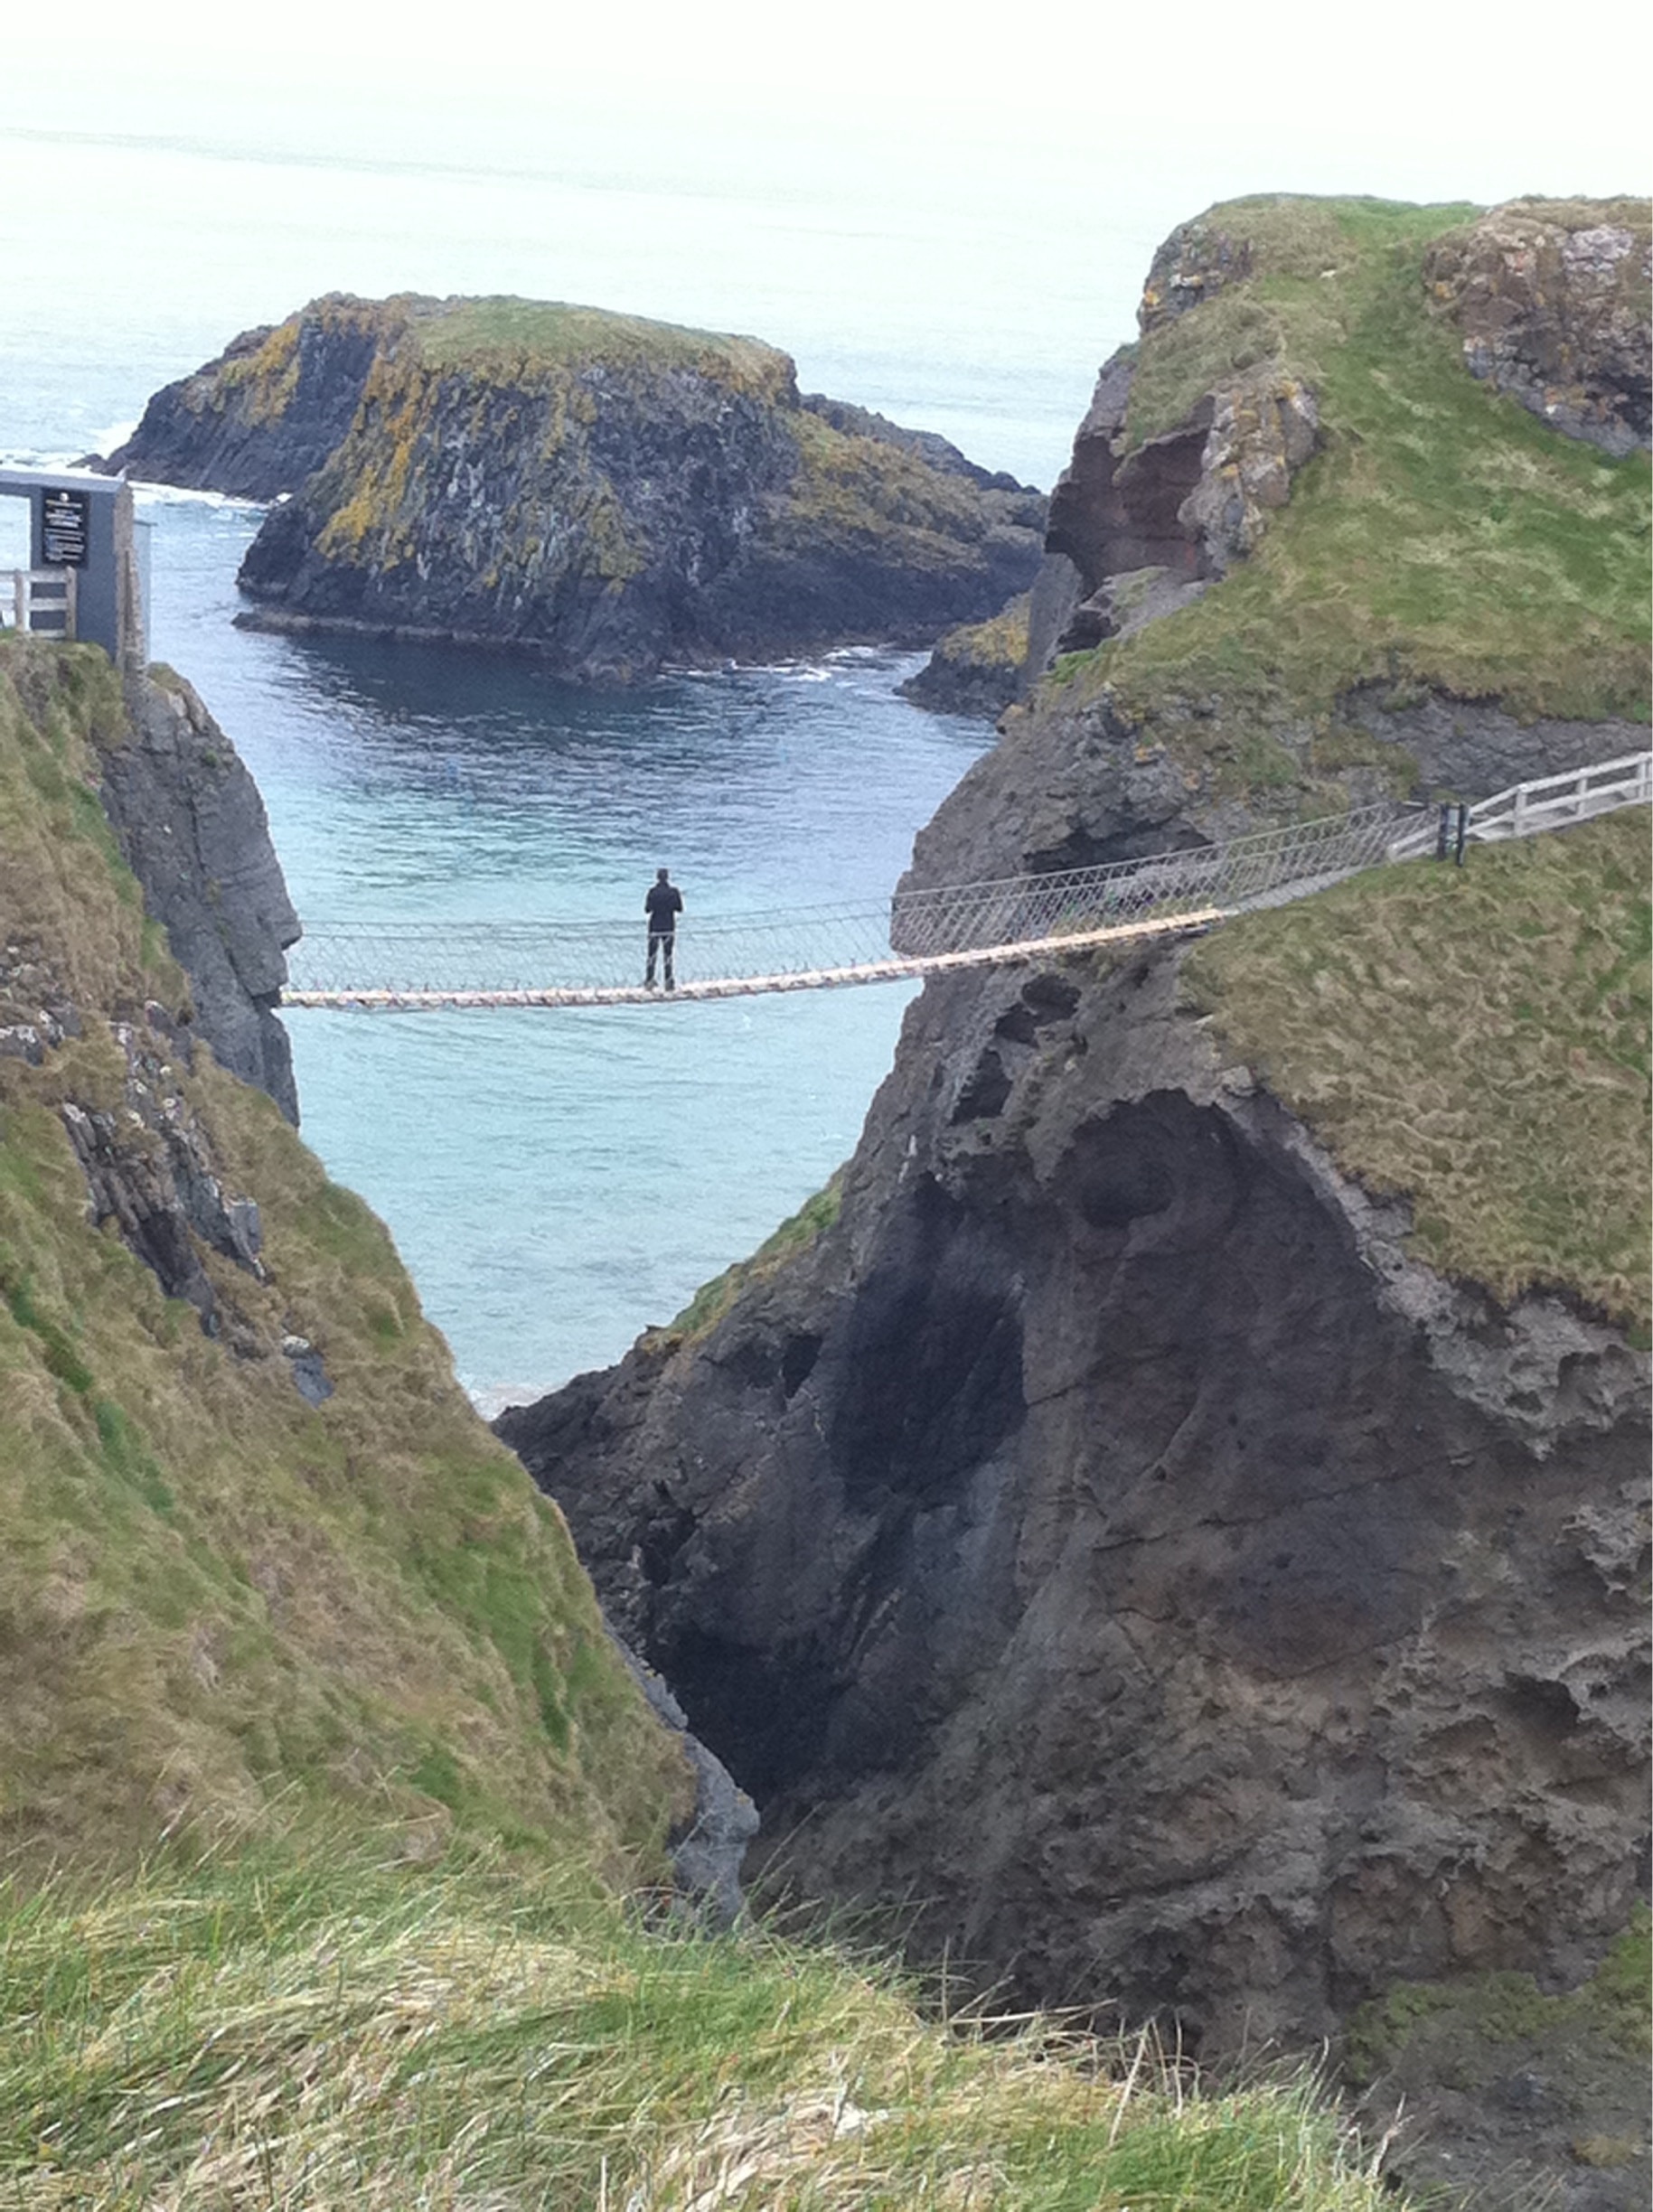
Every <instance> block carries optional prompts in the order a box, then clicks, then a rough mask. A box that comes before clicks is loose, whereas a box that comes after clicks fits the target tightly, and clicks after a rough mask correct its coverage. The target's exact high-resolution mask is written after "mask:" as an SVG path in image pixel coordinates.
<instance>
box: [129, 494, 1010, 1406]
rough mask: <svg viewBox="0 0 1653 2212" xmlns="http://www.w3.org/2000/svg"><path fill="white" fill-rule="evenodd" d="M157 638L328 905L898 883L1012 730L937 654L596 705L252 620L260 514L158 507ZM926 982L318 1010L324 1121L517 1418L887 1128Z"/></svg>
mask: <svg viewBox="0 0 1653 2212" xmlns="http://www.w3.org/2000/svg"><path fill="white" fill-rule="evenodd" d="M142 504H143V506H144V508H145V510H146V511H147V513H148V514H149V516H150V518H151V520H153V521H154V523H155V529H156V542H155V601H156V604H155V639H154V650H155V655H156V657H157V658H159V659H163V660H165V661H171V662H172V663H173V664H174V666H176V667H179V668H182V669H184V670H188V672H189V673H190V675H191V677H192V679H193V681H194V682H195V683H196V685H197V686H198V688H199V689H201V690H202V694H203V696H204V697H205V698H207V699H208V700H209V701H210V702H211V705H212V707H213V708H214V711H215V712H216V713H217V714H218V715H219V717H220V718H221V720H222V721H223V722H224V724H225V726H227V727H228V728H229V729H230V732H231V733H232V735H233V736H234V737H235V740H236V743H237V745H239V748H240V750H241V753H242V754H243V755H244V757H245V758H246V760H247V762H248V764H249V766H250V767H251V769H252V771H253V773H254V774H255V775H256V776H257V778H258V783H259V786H260V789H261V790H262V791H263V792H264V796H265V802H266V805H267V806H268V810H269V815H270V821H271V827H272V829H273V831H274V834H275V838H276V842H277V849H278V850H279V852H280V853H281V855H282V858H283V863H284V865H285V867H286V874H287V878H288V883H289V886H290V888H291V890H292V893H293V896H294V900H295V903H296V905H297V907H298V910H299V912H300V914H302V915H306V916H308V917H310V918H311V919H312V920H314V921H316V922H318V923H319V922H324V921H333V922H340V921H351V920H356V919H362V918H377V917H387V918H389V917H411V916H418V917H420V918H425V919H427V918H431V917H437V916H451V917H455V918H464V919H468V920H478V919H488V918H492V917H495V916H512V915H521V916H540V915H556V916H561V915H568V916H570V917H577V918H592V919H603V920H606V919H610V918H617V917H625V916H634V917H635V922H636V928H637V933H638V951H639V959H640V960H641V954H642V947H643V927H642V916H641V910H642V902H643V891H644V889H645V888H646V886H647V885H648V884H649V882H650V881H651V880H652V878H653V872H654V869H655V867H657V866H659V865H661V864H662V863H663V864H666V865H669V866H670V867H672V873H673V876H674V877H675V878H676V880H677V881H678V882H679V883H681V886H683V889H684V892H685V895H686V898H687V900H688V902H689V914H688V916H687V917H686V926H685V931H684V936H683V941H682V942H683V951H684V957H685V959H686V960H687V959H689V958H691V957H692V952H691V948H692V942H693V939H692V923H693V918H694V916H695V915H696V914H707V915H710V914H713V913H730V914H733V913H751V912H755V911H764V912H779V911H784V908H785V907H786V905H787V904H789V903H790V904H804V905H810V904H825V903H830V902H835V901H841V900H850V901H866V900H877V899H880V898H882V897H883V896H884V895H887V894H888V891H889V890H890V888H891V887H892V886H893V885H894V883H895V880H896V878H897V876H898V875H899V873H900V871H901V869H902V868H903V867H904V866H905V865H906V859H907V858H908V854H909V851H910V848H911V843H912V836H913V831H914V829H916V826H917V825H918V824H919V823H920V822H922V821H923V820H925V819H926V818H927V817H928V815H929V814H930V813H931V812H932V811H934V809H935V806H936V805H937V803H938V802H939V801H940V800H941V799H942V798H943V797H944V794H945V793H946V792H947V791H948V790H949V789H950V788H951V787H952V785H953V783H955V782H956V781H957V779H958V777H959V775H960V774H961V773H963V769H964V768H965V767H966V766H967V765H968V764H969V763H970V762H971V761H972V759H973V758H974V757H975V756H976V755H977V754H978V753H979V752H980V750H981V746H982V745H983V744H984V743H985V742H986V741H987V739H988V736H989V735H990V733H989V732H987V731H986V730H985V728H984V727H983V726H981V724H979V723H972V722H965V721H962V720H959V719H956V718H954V717H945V716H935V715H925V714H921V713H920V712H919V711H918V710H917V709H916V708H912V707H909V706H907V705H906V702H905V701H903V700H902V699H900V698H897V696H896V694H895V691H894V688H893V687H894V685H895V684H896V682H897V680H899V678H900V677H901V676H902V675H903V674H904V673H905V672H906V671H907V670H910V669H911V668H913V667H915V666H916V665H917V663H916V661H915V660H913V659H912V658H910V657H909V658H903V657H901V656H898V655H894V654H890V653H884V652H874V651H854V652H850V653H845V654H842V655H838V656H834V657H831V658H830V659H828V660H826V661H821V662H819V663H810V664H796V665H791V666H786V667H781V668H773V669H743V670H730V671H728V672H726V673H723V674H717V675H709V676H700V675H696V676H690V675H681V676H674V677H666V678H662V680H660V681H658V682H656V683H653V684H651V685H648V686H646V687H644V688H643V689H638V690H635V691H628V692H596V691H589V690H585V689H579V688H578V687H575V686H570V685H568V684H564V683H559V682H557V681H554V680H551V679H549V678H548V677H546V676H545V675H543V674H542V673H541V672H540V670H537V669H536V668H535V667H534V666H533V665H532V664H531V662H527V661H513V660H511V659H508V658H502V657H501V656H498V655H493V654H486V653H475V652H465V651H446V650H442V649H438V648H434V647H402V646H398V647H394V648H390V647H386V646H381V645H374V644H370V643H365V642H358V641H354V640H352V641H336V642H325V643H324V642H309V641H307V642H297V641H295V640H290V639H286V638H275V637H263V636H258V635H255V634H249V633H245V632H242V631H238V630H236V629H234V628H233V627H232V626H231V621H230V617H231V615H232V614H233V613H234V610H235V606H236V604H237V602H236V596H235V591H234V584H233V578H234V572H235V567H236V565H237V563H238V561H239V558H240V554H241V551H242V549H243V548H244V547H245V545H246V543H247V541H248V539H249V537H250V535H251V533H252V531H253V530H254V529H255V528H256V526H257V522H258V511H257V510H256V509H253V508H249V507H245V506H241V505H239V504H233V503H230V502H228V501H210V500H203V499H195V498H188V497H183V496H179V495H165V494H158V495H157V494H146V495H144V497H143V500H142ZM910 996H911V993H910V990H909V989H906V988H905V987H901V986H879V987H876V988H869V989H852V990H843V991H836V992H815V993H811V994H809V995H807V996H804V995H798V996H790V997H784V998H768V999H756V1000H750V1001H743V1002H738V1003H728V1004H718V1005H708V1006H690V1005H686V1004H679V1005H675V1006H672V1005H663V1004H662V1005H661V1006H659V1007H643V1008H610V1009H586V1010H580V1011H578V1012H570V1013H543V1012H541V1013H518V1014H485V1013H465V1014H449V1015H418V1016H402V1017H398V1016H378V1017H371V1016H363V1015H346V1014H321V1013H305V1012H293V1013H289V1014H288V1015H287V1017H286V1022H287V1027H288V1031H289V1034H290V1035H291V1036H292V1038H293V1045H294V1058H295V1063H296V1071H297V1076H298V1085H299V1094H300V1099H301V1101H302V1106H303V1111H304V1127H305V1137H306V1138H307V1139H308V1140H309V1141H310V1143H311V1144H312V1145H314V1146H315V1149H316V1150H317V1151H318V1152H319V1153H320V1154H321V1156H322V1158H324V1160H325V1161H326V1163H327V1165H328V1167H329V1168H330V1169H331V1170H332V1172H333V1174H335V1175H336V1176H339V1177H340V1178H341V1179H342V1180H343V1181H344V1182H346V1183H348V1184H350V1185H351V1186H352V1187H353V1188H354V1189H356V1190H359V1191H360V1192H361V1193H362V1195H363V1196H365V1197H366V1198H367V1199H368V1200H369V1202H370V1204H372V1205H373V1206H374V1207H375V1208H376V1209H377V1210H378V1211H379V1212H380V1214H382V1215H383V1217H384V1218H385V1220H386V1221H387V1222H389V1223H390V1226H391V1229H392V1230H393V1232H394V1233H395V1236H396V1239H397V1242H398V1245H399V1248H400V1250H401V1251H402V1254H403V1257H404V1258H405V1259H406V1261H408V1264H409V1267H410V1269H411V1270H412V1271H413V1275H414V1278H415V1280H416V1281H417V1282H418V1286H419V1290H420V1295H421V1297H422V1298H423V1300H424V1303H425V1307H426V1310H427V1312H428V1313H429V1315H430V1316H431V1317H432V1319H434V1320H435V1321H436V1322H437V1324H438V1326H440V1327H441V1328H442V1329H443V1330H444V1331H445V1332H446V1336H447V1337H448V1340H449V1342H450V1343H451V1345H453V1348H454V1352H455V1355H456V1360H457V1363H458V1365H459V1370H460V1373H461V1376H462V1378H463V1379H464V1381H465V1383H466V1385H467V1387H469V1388H470V1389H471V1390H473V1391H474V1392H475V1393H476V1395H477V1396H478V1398H479V1400H480V1401H482V1402H483V1403H484V1405H487V1406H493V1405H494V1404H497V1403H499V1402H502V1401H504V1400H506V1399H508V1398H512V1397H521V1396H524V1395H527V1394H531V1392H535V1391H538V1390H541V1389H544V1388H547V1387H549V1386H550V1385H551V1384H553V1383H555V1382H560V1381H563V1380H566V1378H567V1377H568V1375H570V1374H573V1373H578V1372H579V1371H580V1370H581V1369H583V1368H586V1367H589V1366H593V1365H597V1364H605V1363H606V1362H608V1361H610V1360H613V1359H615V1358H617V1357H618V1356H619V1354H621V1353H622V1352H623V1351H624V1350H625V1346H626V1345H628V1344H629V1343H630V1341H631V1340H632V1338H633V1337H634V1336H635V1335H636V1333H637V1331H638V1330H639V1329H640V1328H642V1327H643V1326H647V1325H649V1324H652V1323H658V1322H664V1321H668V1320H670V1319H671V1317H672V1315H673V1314H674V1313H675V1312H677V1311H678V1310H679V1309H680V1308H681V1306H682V1305H683V1304H684V1303H686V1301H687V1300H688V1298H690V1295H691V1294H692V1293H693V1291H694V1290H695V1289H697V1288H698V1286H699V1285H700V1283H701V1282H702V1281H704V1280H706V1279H707V1278H708V1277H709V1276H710V1275H712V1274H715V1273H717V1272H718V1270H720V1269H722V1268H723V1267H725V1266H726V1265H727V1264H728V1262H729V1261H731V1260H734V1259H737V1258H739V1257H741V1256H743V1255H744V1254H745V1253H746V1252H747V1251H750V1250H751V1249H752V1248H753V1247H754V1246H755V1245H756V1244H757V1243H758V1242H761V1240H762V1239H763V1238H764V1237H765V1236H766V1235H767V1234H768V1233H769V1231H770V1230H771V1229H773V1228H774V1227H775V1224H776V1223H777V1222H778V1221H780V1220H781V1219H782V1218H783V1217H784V1215H785V1214H788V1213H790V1212H792V1211H793V1210H794V1208H795V1207H796V1206H798V1205H799V1204H801V1203H802V1202H803V1199H804V1198H806V1197H807V1196H808V1195H810V1194H811V1192H812V1191H814V1190H817V1189H818V1188H819V1187H820V1186H821V1185H822V1183H823V1182H824V1181H825V1180H826V1178H827V1177H828V1176H829V1175H831V1172H832V1170H833V1168H834V1167H837V1166H838V1165H839V1164H840V1162H841V1161H842V1160H843V1159H844V1158H847V1157H848V1155H849V1153H850V1150H851V1149H852V1148H853V1147H854V1143H855V1139H856V1137H857V1134H858V1132H859V1126H860V1121H861V1118H862V1115H863V1113H864V1112H865V1110H866V1106H867V1103H868V1101H869V1098H870V1097H871V1095H872V1092H873V1090H874V1088H875V1087H876V1085H877V1083H878V1080H879V1078H880V1077H881V1076H882V1074H883V1073H884V1072H885V1070H886V1068H887V1067H888V1063H889V1058H890V1054H891V1052H892V1050H893V1046H894V1042H895V1037H896V1033H897V1028H898V1026H899V1023H900V1018H901V1014H902V1010H903V1008H904V1007H905V1005H906V1001H907V999H908V998H909V997H910Z"/></svg>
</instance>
